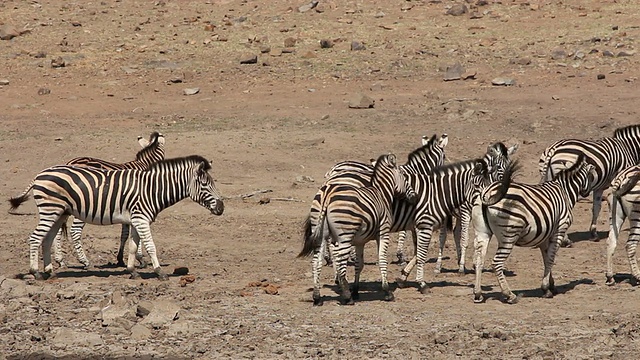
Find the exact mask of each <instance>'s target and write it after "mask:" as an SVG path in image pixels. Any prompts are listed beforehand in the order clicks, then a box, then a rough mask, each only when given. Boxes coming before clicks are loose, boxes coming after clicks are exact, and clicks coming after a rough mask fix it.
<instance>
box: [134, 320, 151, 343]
mask: <svg viewBox="0 0 640 360" xmlns="http://www.w3.org/2000/svg"><path fill="white" fill-rule="evenodd" d="M150 337H151V330H149V329H148V328H147V327H146V326H144V325H140V324H135V325H133V326H132V327H131V339H132V340H138V341H140V340H147V339H148V338H150Z"/></svg>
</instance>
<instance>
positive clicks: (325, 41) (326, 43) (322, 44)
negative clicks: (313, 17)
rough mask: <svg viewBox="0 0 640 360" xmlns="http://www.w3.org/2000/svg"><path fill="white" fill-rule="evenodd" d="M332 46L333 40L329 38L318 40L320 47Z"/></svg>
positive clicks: (328, 47) (327, 47)
mask: <svg viewBox="0 0 640 360" xmlns="http://www.w3.org/2000/svg"><path fill="white" fill-rule="evenodd" d="M332 47H333V41H331V40H329V39H322V40H320V48H322V49H330V48H332Z"/></svg>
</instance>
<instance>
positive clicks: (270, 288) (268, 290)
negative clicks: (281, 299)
mask: <svg viewBox="0 0 640 360" xmlns="http://www.w3.org/2000/svg"><path fill="white" fill-rule="evenodd" d="M264 292H265V293H266V294H269V295H278V288H277V287H276V286H275V285H273V284H269V285H267V286H265V287H264Z"/></svg>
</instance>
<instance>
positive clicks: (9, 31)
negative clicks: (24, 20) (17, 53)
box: [0, 24, 20, 40]
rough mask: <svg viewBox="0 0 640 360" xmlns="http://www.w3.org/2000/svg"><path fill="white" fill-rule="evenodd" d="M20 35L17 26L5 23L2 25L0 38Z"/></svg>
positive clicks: (6, 38)
mask: <svg viewBox="0 0 640 360" xmlns="http://www.w3.org/2000/svg"><path fill="white" fill-rule="evenodd" d="M18 36H20V31H18V29H16V28H15V26H12V25H9V24H5V25H2V26H0V39H1V40H11V39H13V38H14V37H18Z"/></svg>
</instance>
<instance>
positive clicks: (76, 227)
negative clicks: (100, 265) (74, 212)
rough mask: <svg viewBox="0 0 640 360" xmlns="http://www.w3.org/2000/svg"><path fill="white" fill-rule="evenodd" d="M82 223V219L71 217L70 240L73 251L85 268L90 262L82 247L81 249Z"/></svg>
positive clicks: (89, 265)
mask: <svg viewBox="0 0 640 360" xmlns="http://www.w3.org/2000/svg"><path fill="white" fill-rule="evenodd" d="M84 225H85V223H84V221H82V220H78V219H73V223H72V224H71V240H72V241H73V253H74V254H75V255H76V259H78V261H80V263H81V264H82V265H83V266H84V268H85V270H86V269H89V268H90V267H91V262H90V261H89V259H88V258H87V255H86V254H85V253H84V249H82V229H84Z"/></svg>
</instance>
